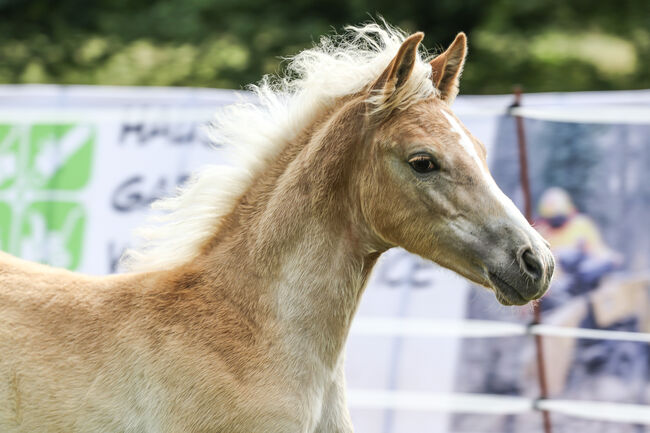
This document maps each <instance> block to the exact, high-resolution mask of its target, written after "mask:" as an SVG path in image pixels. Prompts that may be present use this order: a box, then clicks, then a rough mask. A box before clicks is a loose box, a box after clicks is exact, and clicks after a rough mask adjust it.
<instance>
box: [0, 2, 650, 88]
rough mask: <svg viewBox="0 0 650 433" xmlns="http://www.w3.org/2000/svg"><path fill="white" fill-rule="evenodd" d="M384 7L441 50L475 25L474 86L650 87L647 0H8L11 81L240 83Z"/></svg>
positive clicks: (1, 11)
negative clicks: (615, 0) (319, 39)
mask: <svg viewBox="0 0 650 433" xmlns="http://www.w3.org/2000/svg"><path fill="white" fill-rule="evenodd" d="M378 14H381V15H383V16H384V17H385V18H386V20H387V21H388V22H390V23H392V24H394V25H397V26H399V27H402V28H404V29H406V30H409V31H414V30H423V31H425V32H426V39H425V45H427V46H429V47H432V48H434V49H438V48H442V47H443V46H445V45H446V44H447V43H449V42H450V41H451V40H452V38H453V37H454V35H455V34H456V33H457V32H458V31H460V30H463V31H465V32H467V33H468V34H469V38H470V57H469V63H468V67H467V68H466V74H465V79H464V81H463V92H464V93H495V92H508V91H510V89H511V86H512V84H513V83H522V84H523V85H524V86H525V88H526V89H527V90H528V91H546V90H587V89H627V88H643V87H650V68H648V67H647V66H648V65H650V2H648V1H647V0H621V1H618V2H615V3H612V2H593V1H587V0H574V1H571V2H566V1H562V0H529V1H525V2H521V1H517V0H496V1H492V2H483V1H479V0H463V1H458V0H439V1H431V0H417V1H410V2H394V1H389V0H375V1H370V0H345V1H344V0H329V1H324V0H286V1H283V2H279V1H277V2H268V1H262V0H236V1H235V0H95V1H92V2H88V1H81V0H58V1H56V2H52V1H48V0H30V1H24V0H0V83H33V82H38V83H65V84H72V83H78V84H122V85H161V86H162V85H165V86H167V85H171V86H206V87H232V88H240V87H241V86H243V85H245V84H247V83H250V82H255V81H257V80H258V79H259V78H260V77H261V75H262V74H264V73H270V72H276V71H277V70H278V68H279V67H281V60H280V57H281V56H287V55H290V54H293V53H295V52H297V51H299V50H300V49H302V48H305V47H307V46H310V45H311V44H312V42H313V41H315V40H318V38H319V36H320V35H322V34H324V33H329V32H331V31H333V29H341V28H342V27H343V26H344V25H346V24H357V23H360V22H363V21H368V20H369V19H370V18H371V17H376V16H377V15H378Z"/></svg>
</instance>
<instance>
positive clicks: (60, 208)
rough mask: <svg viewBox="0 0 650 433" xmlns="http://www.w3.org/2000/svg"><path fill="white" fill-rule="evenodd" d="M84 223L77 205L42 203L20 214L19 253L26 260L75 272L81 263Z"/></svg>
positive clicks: (32, 205) (34, 204)
mask: <svg viewBox="0 0 650 433" xmlns="http://www.w3.org/2000/svg"><path fill="white" fill-rule="evenodd" d="M85 223H86V218H85V213H84V210H83V207H82V206H81V205H80V204H78V203H71V202H54V201H50V202H47V201H41V202H35V203H32V204H31V205H30V206H29V207H28V208H27V209H26V210H25V213H24V214H23V221H22V227H21V230H20V253H19V255H20V256H21V257H23V258H25V259H28V260H33V261H35V262H41V263H48V264H51V265H53V266H58V267H61V268H68V269H75V268H76V267H77V266H79V262H80V260H81V247H82V241H83V233H84V226H85Z"/></svg>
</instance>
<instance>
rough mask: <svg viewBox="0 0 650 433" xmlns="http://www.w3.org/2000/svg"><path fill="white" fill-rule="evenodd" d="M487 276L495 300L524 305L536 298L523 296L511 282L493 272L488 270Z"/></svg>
mask: <svg viewBox="0 0 650 433" xmlns="http://www.w3.org/2000/svg"><path fill="white" fill-rule="evenodd" d="M489 277H490V283H492V287H493V288H494V294H495V295H496V298H497V301H499V303H501V304H503V305H525V304H527V303H528V302H530V301H532V300H533V299H537V298H536V297H534V298H531V299H526V298H524V297H523V296H522V295H521V293H519V291H518V290H517V289H516V288H515V287H514V286H513V285H512V284H510V283H509V282H507V281H506V280H505V279H503V278H502V277H500V276H498V275H497V274H496V273H494V272H490V273H489Z"/></svg>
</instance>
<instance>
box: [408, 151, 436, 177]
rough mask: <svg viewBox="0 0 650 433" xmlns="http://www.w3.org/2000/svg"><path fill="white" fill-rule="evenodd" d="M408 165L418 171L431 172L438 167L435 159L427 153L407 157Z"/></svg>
mask: <svg viewBox="0 0 650 433" xmlns="http://www.w3.org/2000/svg"><path fill="white" fill-rule="evenodd" d="M409 165H410V166H411V168H413V170H415V171H417V172H418V173H431V172H432V171H434V170H437V169H438V168H439V167H438V164H437V163H436V161H435V160H434V159H433V158H432V157H431V156H429V155H414V156H412V157H411V158H410V159H409Z"/></svg>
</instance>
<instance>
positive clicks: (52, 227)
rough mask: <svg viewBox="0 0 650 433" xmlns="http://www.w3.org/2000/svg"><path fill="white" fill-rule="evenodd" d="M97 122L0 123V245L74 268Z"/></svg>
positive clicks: (80, 242)
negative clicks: (84, 191) (94, 125)
mask: <svg viewBox="0 0 650 433" xmlns="http://www.w3.org/2000/svg"><path fill="white" fill-rule="evenodd" d="M95 140H96V133H95V128H94V127H93V126H91V125H87V124H67V123H66V124H54V123H48V124H35V125H31V126H25V125H0V248H1V249H3V250H5V251H9V252H10V253H12V254H15V255H17V256H20V257H23V258H26V259H29V260H33V261H38V262H41V263H47V264H51V265H54V266H58V267H65V268H68V269H76V268H77V267H78V266H79V265H80V263H81V257H82V254H81V253H82V248H83V237H84V229H85V227H86V212H85V210H84V208H83V205H82V203H81V194H80V193H81V192H82V190H83V188H84V187H85V186H86V185H87V184H88V182H89V180H90V175H91V169H92V156H93V150H94V147H95Z"/></svg>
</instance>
